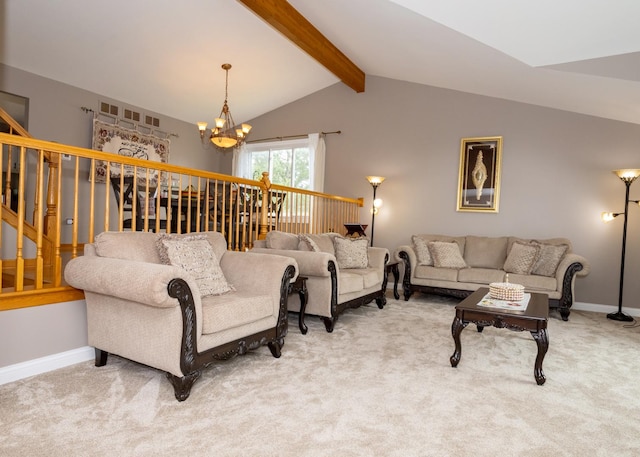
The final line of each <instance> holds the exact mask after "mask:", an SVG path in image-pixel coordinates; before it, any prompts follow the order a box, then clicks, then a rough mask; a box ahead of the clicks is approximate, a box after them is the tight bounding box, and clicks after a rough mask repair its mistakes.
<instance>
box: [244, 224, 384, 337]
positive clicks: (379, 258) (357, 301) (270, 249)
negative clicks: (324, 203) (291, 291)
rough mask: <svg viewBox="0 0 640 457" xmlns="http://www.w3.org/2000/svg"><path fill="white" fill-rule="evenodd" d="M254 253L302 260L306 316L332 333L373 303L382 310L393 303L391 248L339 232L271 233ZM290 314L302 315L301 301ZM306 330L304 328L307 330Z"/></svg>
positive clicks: (292, 306) (292, 303) (292, 304)
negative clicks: (346, 315) (342, 318)
mask: <svg viewBox="0 0 640 457" xmlns="http://www.w3.org/2000/svg"><path fill="white" fill-rule="evenodd" d="M251 252H258V253H272V254H278V255H283V256H288V257H292V258H294V259H295V260H296V263H297V265H298V269H299V274H300V276H304V277H307V280H306V285H307V291H308V301H307V306H306V310H305V313H306V314H313V315H316V316H320V317H321V318H322V320H323V322H324V324H325V328H326V330H327V332H332V331H333V329H334V326H335V323H336V321H337V320H338V316H339V315H340V314H341V313H342V312H343V311H345V310H346V309H348V308H355V307H358V306H361V305H364V304H366V303H369V302H371V301H373V300H375V301H376V304H377V305H378V308H380V309H382V308H383V307H384V305H385V304H386V302H387V300H386V297H385V289H386V284H387V270H386V268H385V265H386V263H387V262H388V260H389V251H388V250H387V249H386V248H378V247H370V246H369V240H367V239H366V238H360V239H351V238H346V237H343V236H341V235H339V234H337V233H324V234H300V235H296V234H292V233H285V232H280V231H270V232H269V233H268V234H267V236H266V239H264V240H258V241H255V242H254V247H253V248H252V250H251ZM289 310H290V311H294V312H300V302H299V301H298V300H289ZM301 327H302V325H301Z"/></svg>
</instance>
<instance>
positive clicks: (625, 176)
mask: <svg viewBox="0 0 640 457" xmlns="http://www.w3.org/2000/svg"><path fill="white" fill-rule="evenodd" d="M613 172H614V173H615V174H616V175H617V176H618V178H620V179H622V180H623V181H627V180H630V181H633V180H634V179H636V178H637V177H638V176H640V169H639V168H622V169H620V170H613Z"/></svg>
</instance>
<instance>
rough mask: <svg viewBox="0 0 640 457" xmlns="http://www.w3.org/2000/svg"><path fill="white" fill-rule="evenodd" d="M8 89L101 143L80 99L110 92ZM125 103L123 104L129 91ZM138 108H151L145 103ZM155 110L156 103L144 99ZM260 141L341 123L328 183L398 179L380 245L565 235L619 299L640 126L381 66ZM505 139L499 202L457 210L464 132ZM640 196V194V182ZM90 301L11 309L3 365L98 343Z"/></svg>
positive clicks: (354, 193) (630, 289)
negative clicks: (434, 237) (626, 175)
mask: <svg viewBox="0 0 640 457" xmlns="http://www.w3.org/2000/svg"><path fill="white" fill-rule="evenodd" d="M0 90H4V91H7V92H11V93H15V94H18V95H22V96H25V97H28V98H29V99H30V117H29V130H30V132H31V133H32V134H33V135H34V136H36V137H37V138H42V139H47V140H53V141H59V142H64V143H67V144H72V145H76V146H83V147H88V146H89V144H90V137H91V116H90V115H87V114H85V113H84V112H82V111H81V110H80V107H81V106H87V107H91V108H94V109H95V108H97V106H98V102H99V101H110V100H109V99H106V98H105V97H102V96H100V95H98V94H93V93H90V92H87V91H83V90H80V89H77V88H73V87H70V86H67V85H64V84H60V83H57V82H55V81H51V80H47V79H44V78H40V77H38V76H36V75H32V74H29V73H25V72H22V71H19V70H16V69H12V68H8V67H3V66H0ZM111 102H112V103H115V104H118V105H121V106H122V105H123V103H121V102H118V101H111ZM132 108H139V107H135V106H134V107H132ZM142 108H143V107H142ZM158 117H159V118H160V119H161V123H162V126H163V129H164V130H167V131H169V132H175V133H178V134H179V135H180V137H179V138H177V139H176V138H174V139H172V149H171V159H170V161H171V163H174V164H177V165H185V166H190V167H194V168H204V169H208V170H211V171H218V172H222V173H230V171H231V157H230V154H227V155H226V156H223V155H222V154H221V153H217V152H216V151H213V150H211V149H203V148H202V146H201V144H200V140H199V137H198V135H197V131H196V128H195V126H192V125H190V124H188V123H184V122H181V121H178V120H175V119H170V118H166V117H163V116H161V115H159V116H158ZM251 124H252V125H253V126H254V130H253V131H252V135H251V138H252V139H258V138H264V137H271V136H281V135H292V134H300V133H308V132H317V131H333V130H342V132H343V133H342V134H341V135H329V136H327V138H326V141H327V160H326V174H325V176H326V183H325V191H326V192H327V193H330V194H336V195H345V196H351V197H360V196H361V197H365V207H364V208H363V210H362V212H361V222H363V223H370V213H369V208H370V206H371V198H372V190H371V186H370V185H369V183H368V182H367V181H366V180H365V178H364V177H365V176H366V175H370V174H378V175H383V176H386V178H387V180H386V181H385V182H384V183H383V184H382V186H381V187H380V188H379V190H378V196H379V197H380V198H382V199H383V200H384V206H383V207H382V209H381V211H380V213H379V215H378V216H377V217H376V230H375V244H376V245H378V246H385V247H387V248H389V249H391V250H393V249H395V247H396V246H398V245H400V244H405V243H407V242H408V241H409V239H410V236H411V234H414V233H429V232H431V233H445V234H454V235H460V234H478V235H517V236H522V237H534V238H547V237H555V236H565V237H568V238H570V239H571V240H572V242H573V245H574V250H575V251H576V252H578V253H580V254H582V255H584V256H585V257H587V258H588V259H589V260H590V261H591V264H592V271H591V274H590V275H589V276H588V277H586V278H582V279H579V280H578V281H577V284H576V293H577V297H576V300H577V301H580V302H586V303H594V304H608V305H615V304H617V287H618V270H619V265H620V263H619V262H620V243H621V236H622V221H621V220H615V221H613V222H611V223H609V224H603V223H602V222H600V219H599V216H600V212H601V211H606V210H610V211H621V210H622V209H623V203H624V186H623V184H622V183H621V182H620V181H619V179H618V178H617V177H615V176H614V175H613V174H612V173H611V170H613V169H616V168H625V167H638V168H640V155H638V153H637V148H638V145H639V144H640V141H639V140H640V126H638V125H634V124H627V123H622V122H616V121H609V120H605V119H599V118H595V117H590V116H583V115H578V114H573V113H569V112H563V111H558V110H552V109H546V108H541V107H537V106H532V105H525V104H521V103H514V102H509V101H506V100H499V99H493V98H487V97H481V96H475V95H471V94H467V93H461V92H455V91H450V90H444V89H438V88H434V87H428V86H422V85H417V84H411V83H404V82H399V81H394V80H389V79H384V78H376V77H368V78H367V88H366V91H365V92H364V93H362V94H356V93H354V92H353V91H351V90H350V89H348V88H346V87H345V86H343V85H342V84H336V85H334V86H331V87H329V88H327V89H325V90H322V91H319V92H317V93H315V94H312V95H310V96H308V97H305V98H303V99H301V100H298V101H296V102H294V103H291V104H289V105H286V106H284V107H282V108H280V109H278V110H275V111H273V112H271V113H268V114H265V115H264V116H261V117H259V118H257V119H254V120H252V121H251ZM497 135H500V136H502V137H503V138H504V143H503V160H502V181H501V183H502V185H501V199H500V212H499V213H498V214H478V213H459V212H456V210H455V208H456V192H457V181H458V169H459V153H460V151H459V149H460V139H461V138H465V137H474V136H497ZM635 186H637V188H635V187H632V189H631V195H632V198H635V199H639V198H640V183H636V184H635ZM639 230H640V208H630V218H629V234H628V250H627V284H626V287H625V301H624V303H625V307H626V306H640V304H639V303H637V302H636V303H634V302H633V299H634V297H637V296H640V283H638V281H634V280H633V279H634V278H636V277H637V276H638V273H639V272H640V247H639V246H638V243H640V241H639V240H638V233H639ZM82 304H83V302H72V303H66V304H54V305H49V306H40V307H35V308H29V309H24V310H15V311H4V312H0V347H3V348H10V350H3V351H0V367H2V366H7V365H11V364H14V363H18V362H21V361H26V360H30V359H34V358H37V357H43V356H46V355H49V354H55V353H58V352H63V351H66V350H70V349H75V348H78V347H81V346H84V345H86V344H87V340H86V328H85V319H86V318H85V315H84V313H85V310H84V306H83V305H82Z"/></svg>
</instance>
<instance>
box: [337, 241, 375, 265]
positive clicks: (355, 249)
mask: <svg viewBox="0 0 640 457" xmlns="http://www.w3.org/2000/svg"><path fill="white" fill-rule="evenodd" d="M333 243H334V248H335V250H336V261H337V262H338V267H340V268H367V267H368V266H369V255H368V251H367V248H368V247H369V240H367V239H366V238H360V239H357V240H350V239H348V238H341V237H335V238H334V239H333Z"/></svg>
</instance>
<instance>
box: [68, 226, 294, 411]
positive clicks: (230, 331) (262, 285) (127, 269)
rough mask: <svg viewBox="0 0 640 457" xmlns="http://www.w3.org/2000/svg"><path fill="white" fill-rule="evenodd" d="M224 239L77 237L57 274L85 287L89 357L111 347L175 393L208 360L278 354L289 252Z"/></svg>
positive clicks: (182, 395)
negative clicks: (162, 374) (244, 247)
mask: <svg viewBox="0 0 640 457" xmlns="http://www.w3.org/2000/svg"><path fill="white" fill-rule="evenodd" d="M226 246H227V243H226V241H225V239H224V237H223V236H222V235H221V234H220V233H217V232H208V233H206V234H199V235H170V236H168V235H166V234H155V233H151V232H104V233H101V234H100V235H98V236H97V237H96V239H95V243H93V244H87V245H85V255H84V256H81V257H77V258H75V259H72V260H71V261H69V263H68V264H67V266H66V268H65V275H64V276H65V280H66V281H67V282H68V283H69V284H70V285H71V286H73V287H76V288H78V289H83V290H84V294H85V299H86V303H87V323H88V339H89V345H91V346H93V347H94V348H95V350H96V366H103V365H105V364H106V362H107V356H108V354H109V353H113V354H116V355H119V356H122V357H125V358H128V359H131V360H134V361H136V362H139V363H142V364H145V365H148V366H151V367H154V368H157V369H159V370H163V371H166V373H167V377H168V378H169V380H170V381H171V383H172V385H173V387H174V391H175V396H176V398H177V399H178V400H179V401H183V400H185V399H186V398H187V397H188V396H189V394H190V391H191V387H192V385H193V383H194V382H195V381H196V380H197V379H198V378H199V377H200V374H201V371H202V369H203V368H204V367H205V366H207V365H209V364H210V363H212V362H214V361H216V360H225V359H229V358H231V357H233V356H235V355H242V354H245V353H246V352H247V351H248V350H250V349H256V348H258V347H260V346H263V345H268V346H269V349H270V350H271V353H272V354H273V356H274V357H280V353H281V348H282V346H283V344H284V338H285V335H286V334H287V317H288V316H287V298H288V289H289V283H290V280H291V279H293V278H294V277H295V275H296V268H297V267H296V264H295V261H294V260H293V259H291V258H289V257H282V256H276V255H264V254H255V253H245V252H233V251H227V248H226Z"/></svg>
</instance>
